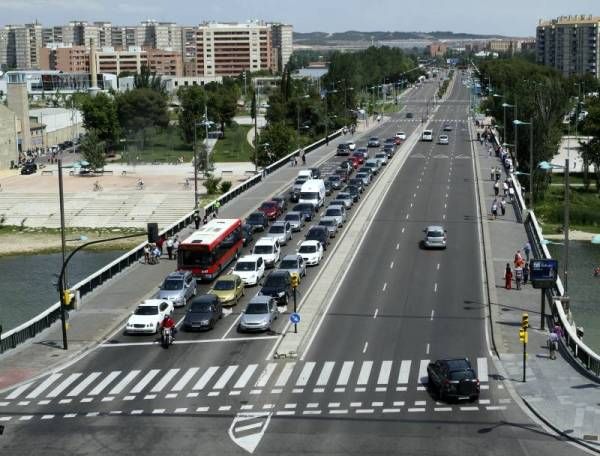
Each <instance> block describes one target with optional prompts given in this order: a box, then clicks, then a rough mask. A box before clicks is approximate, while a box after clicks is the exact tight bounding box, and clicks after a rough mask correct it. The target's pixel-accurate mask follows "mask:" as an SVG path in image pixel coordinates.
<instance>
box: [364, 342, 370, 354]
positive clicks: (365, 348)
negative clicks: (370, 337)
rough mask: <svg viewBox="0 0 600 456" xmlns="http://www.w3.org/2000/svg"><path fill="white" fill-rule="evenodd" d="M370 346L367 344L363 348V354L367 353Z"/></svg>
mask: <svg viewBox="0 0 600 456" xmlns="http://www.w3.org/2000/svg"><path fill="white" fill-rule="evenodd" d="M368 346H369V342H365V346H364V347H363V353H366V352H367V347H368Z"/></svg>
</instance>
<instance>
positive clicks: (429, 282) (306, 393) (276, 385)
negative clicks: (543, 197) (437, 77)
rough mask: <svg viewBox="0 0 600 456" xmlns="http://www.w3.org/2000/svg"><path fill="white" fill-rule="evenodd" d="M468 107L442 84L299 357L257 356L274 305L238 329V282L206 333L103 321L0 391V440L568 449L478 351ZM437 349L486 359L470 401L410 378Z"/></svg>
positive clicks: (387, 449) (413, 101) (333, 449)
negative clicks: (59, 360) (87, 337)
mask: <svg viewBox="0 0 600 456" xmlns="http://www.w3.org/2000/svg"><path fill="white" fill-rule="evenodd" d="M436 88H437V84H432V83H429V84H424V86H423V87H421V88H419V89H418V90H415V91H414V92H412V93H411V94H410V96H408V97H407V98H406V101H405V102H406V106H405V107H404V108H403V110H402V111H401V112H400V113H399V114H396V115H394V116H393V119H392V120H391V121H389V122H384V123H382V125H381V126H380V127H378V129H377V130H376V131H374V132H373V133H372V134H373V135H378V136H379V137H382V138H385V137H389V136H393V133H395V132H396V131H398V130H404V131H406V132H407V133H408V134H410V133H411V132H412V131H414V129H415V128H416V127H417V126H418V124H419V121H420V120H419V119H420V118H421V115H422V114H423V113H425V112H426V111H427V110H428V109H431V106H429V107H428V106H427V101H428V100H430V99H431V98H432V95H433V93H434V91H435V89H436ZM467 105H468V93H467V92H466V89H465V88H464V87H463V86H462V85H461V84H460V83H457V84H456V85H455V86H454V90H453V92H452V96H451V98H450V100H449V102H447V103H445V104H443V105H442V106H440V108H439V110H438V111H437V113H436V114H435V116H434V118H433V120H432V122H431V126H432V129H433V130H434V137H435V138H437V135H438V133H439V130H440V129H441V128H442V126H443V125H444V123H446V122H448V123H450V124H451V125H452V126H453V131H452V132H451V133H450V138H451V141H450V144H449V145H447V146H442V145H437V144H436V143H435V142H433V143H421V142H420V143H418V144H417V146H416V147H415V148H414V150H413V151H412V152H411V156H410V157H409V158H408V159H407V161H406V163H405V165H404V167H403V168H402V170H401V171H400V173H399V175H398V176H397V178H396V180H395V181H394V183H393V185H392V186H391V187H390V188H389V190H388V192H387V195H386V197H385V200H384V202H383V204H382V206H381V209H380V211H379V212H378V213H377V215H376V217H375V219H374V220H373V223H372V225H371V227H370V230H369V231H368V233H367V236H366V238H365V241H364V243H363V244H362V246H361V247H360V249H359V251H358V252H357V256H356V258H355V260H354V262H353V264H352V265H349V270H348V273H347V275H346V277H345V280H344V282H343V284H342V286H341V288H340V291H339V293H338V295H337V296H336V297H335V300H334V302H333V304H332V306H331V308H330V310H329V312H328V314H327V315H326V316H325V317H324V323H323V325H322V326H321V328H320V330H319V332H318V333H317V335H316V338H315V339H314V341H313V343H312V345H311V347H310V350H309V351H308V353H306V356H305V357H304V359H303V360H277V361H273V360H269V361H265V357H266V356H267V354H268V353H269V351H270V350H271V348H272V345H273V343H274V342H275V340H274V338H275V337H276V334H277V333H278V332H279V331H281V328H282V327H283V325H284V323H285V320H286V319H287V315H285V314H282V318H280V319H279V321H278V323H277V324H276V325H275V327H274V328H273V329H274V331H273V332H274V333H273V334H266V335H261V334H259V335H254V334H253V335H245V334H242V335H239V334H237V332H236V331H235V326H236V320H237V317H238V315H239V311H240V310H241V309H243V307H244V304H245V302H247V300H248V299H249V297H250V296H251V295H252V294H253V293H254V292H255V291H258V289H247V293H246V297H245V300H244V301H243V302H242V303H240V304H238V306H236V308H234V309H233V311H232V313H231V314H229V315H228V316H227V317H225V318H224V319H223V320H222V321H221V322H220V323H219V325H218V326H217V328H216V329H215V330H214V331H212V332H209V333H193V334H181V335H180V336H179V337H178V340H177V341H178V344H177V345H175V346H173V347H171V348H170V349H169V350H168V351H165V350H162V349H160V348H159V347H157V346H156V345H154V344H151V342H152V341H153V337H152V336H144V337H131V336H124V335H122V334H121V332H118V333H117V334H115V336H114V337H113V338H112V340H111V342H110V343H109V344H107V346H105V347H99V348H98V349H97V350H95V351H94V352H92V353H91V354H89V355H88V356H86V357H84V358H82V359H81V360H79V361H77V362H75V363H74V364H73V365H71V366H70V367H68V368H67V369H65V370H64V371H62V372H61V373H59V374H56V375H55V376H50V377H48V378H46V379H43V380H41V381H39V382H36V383H35V384H33V385H31V386H26V387H24V388H22V390H21V391H19V390H15V391H13V392H9V393H8V394H5V395H3V396H2V397H0V419H2V418H1V417H10V420H5V421H6V424H5V425H6V428H5V432H4V435H3V436H1V437H0V448H1V449H2V450H3V453H4V452H6V454H25V453H27V454H31V453H33V454H38V453H40V454H41V453H43V454H48V455H54V454H57V455H58V454H93V455H97V454H111V453H114V454H133V453H140V452H144V454H157V453H165V452H168V453H172V452H175V453H177V454H179V453H183V452H186V453H191V454H207V455H208V454H210V455H213V454H247V452H250V451H251V450H254V452H255V453H256V454H327V455H331V454H361V455H363V454H392V453H393V454H423V455H438V454H439V455H442V454H443V455H459V454H460V455H463V454H498V455H506V454H511V455H521V454H522V455H527V454H540V453H542V452H544V454H559V453H560V454H564V453H565V452H568V454H575V450H574V449H573V448H572V447H570V446H565V445H566V444H564V443H559V442H557V441H556V440H555V439H554V438H553V437H552V436H549V435H547V434H545V432H544V431H543V430H542V429H540V428H539V427H537V426H535V425H533V424H532V423H531V422H530V421H529V420H528V418H527V417H526V416H525V415H524V414H523V413H522V412H521V411H520V409H518V407H517V406H516V405H515V404H514V402H513V401H512V400H511V398H510V396H509V394H508V393H507V392H506V390H505V388H504V387H503V384H502V382H501V381H499V380H498V379H497V377H496V376H495V372H494V370H493V365H492V363H491V362H490V360H489V358H488V356H489V355H488V350H487V343H486V337H485V320H484V308H483V304H482V302H483V300H482V290H481V283H482V279H481V274H480V264H481V257H480V250H479V239H478V235H477V214H476V205H475V194H474V185H473V162H472V160H471V150H470V143H469V141H470V139H469V136H468V133H467V130H466V128H467V124H466V118H467V111H466V110H467ZM406 112H413V113H414V114H415V116H414V119H406V117H405V113H406ZM364 142H365V141H364V139H363V141H362V143H361V142H358V144H357V145H358V146H362V145H364ZM339 160H340V159H336V158H333V159H331V160H330V161H328V162H327V163H325V164H324V165H323V169H331V168H333V167H335V166H336V165H335V163H336V162H338V161H339ZM355 206H356V205H355ZM352 210H357V208H356V207H355V208H354V209H352ZM429 223H441V224H444V225H445V226H446V228H447V230H448V238H449V240H448V241H449V244H448V249H447V250H445V251H425V250H422V249H421V248H420V240H421V239H422V238H423V232H422V230H423V228H424V227H425V226H426V225H427V224H429ZM338 237H339V236H338ZM302 238H303V233H297V234H295V236H294V238H293V240H292V242H291V243H290V244H289V245H288V246H286V248H285V249H284V253H287V252H289V251H293V250H295V248H296V244H297V242H298V241H299V240H300V239H302ZM334 242H335V241H334ZM330 252H331V249H329V250H328V253H326V255H327V254H329V253H330ZM317 271H318V267H316V268H311V269H310V270H309V272H308V276H307V278H306V279H305V280H303V283H302V285H301V288H300V295H301V296H302V292H303V291H304V290H306V289H307V287H308V286H310V283H311V281H312V280H313V279H314V277H315V275H316V273H317ZM206 288H207V286H206V285H201V286H199V289H198V292H199V293H202V292H204V291H205V290H206ZM282 311H285V309H282ZM181 312H182V311H178V312H177V317H179V318H181V316H182V313H181ZM240 338H242V340H240ZM149 342H150V343H149ZM451 356H468V357H469V358H470V359H471V360H472V361H473V363H474V364H476V365H477V367H478V368H479V374H480V377H482V375H484V374H485V371H486V370H487V371H488V372H487V375H486V376H485V377H486V378H485V380H486V381H482V386H483V389H482V394H481V399H480V400H479V401H478V402H476V403H473V404H440V403H436V402H435V400H434V399H433V398H432V397H431V396H430V394H429V392H428V391H427V389H426V387H425V385H423V384H422V383H421V382H422V380H423V379H422V378H421V376H422V370H423V369H422V366H424V365H426V361H427V360H428V359H436V358H439V357H451ZM0 424H2V422H0Z"/></svg>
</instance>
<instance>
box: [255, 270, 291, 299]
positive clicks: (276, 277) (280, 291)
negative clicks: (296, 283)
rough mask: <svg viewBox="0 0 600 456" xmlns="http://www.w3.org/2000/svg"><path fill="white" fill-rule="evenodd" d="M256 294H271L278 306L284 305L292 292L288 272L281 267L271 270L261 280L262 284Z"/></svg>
mask: <svg viewBox="0 0 600 456" xmlns="http://www.w3.org/2000/svg"><path fill="white" fill-rule="evenodd" d="M258 294H260V295H263V296H271V297H273V298H275V300H276V301H277V305H278V306H286V305H287V303H288V300H289V298H290V295H291V294H292V279H291V276H290V273H289V272H288V271H286V270H283V269H279V270H277V271H273V272H272V273H271V274H269V275H268V276H267V278H266V279H265V281H264V282H263V286H262V288H261V290H260V292H259V293H258Z"/></svg>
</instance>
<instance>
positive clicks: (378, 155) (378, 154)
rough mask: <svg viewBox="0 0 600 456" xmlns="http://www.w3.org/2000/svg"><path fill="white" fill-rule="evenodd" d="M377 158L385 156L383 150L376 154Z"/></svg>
mask: <svg viewBox="0 0 600 456" xmlns="http://www.w3.org/2000/svg"><path fill="white" fill-rule="evenodd" d="M375 158H385V154H384V153H382V152H378V153H376V154H375Z"/></svg>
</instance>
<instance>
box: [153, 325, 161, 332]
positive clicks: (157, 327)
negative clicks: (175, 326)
mask: <svg viewBox="0 0 600 456" xmlns="http://www.w3.org/2000/svg"><path fill="white" fill-rule="evenodd" d="M159 330H160V323H156V330H155V331H154V334H158V331H159Z"/></svg>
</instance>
